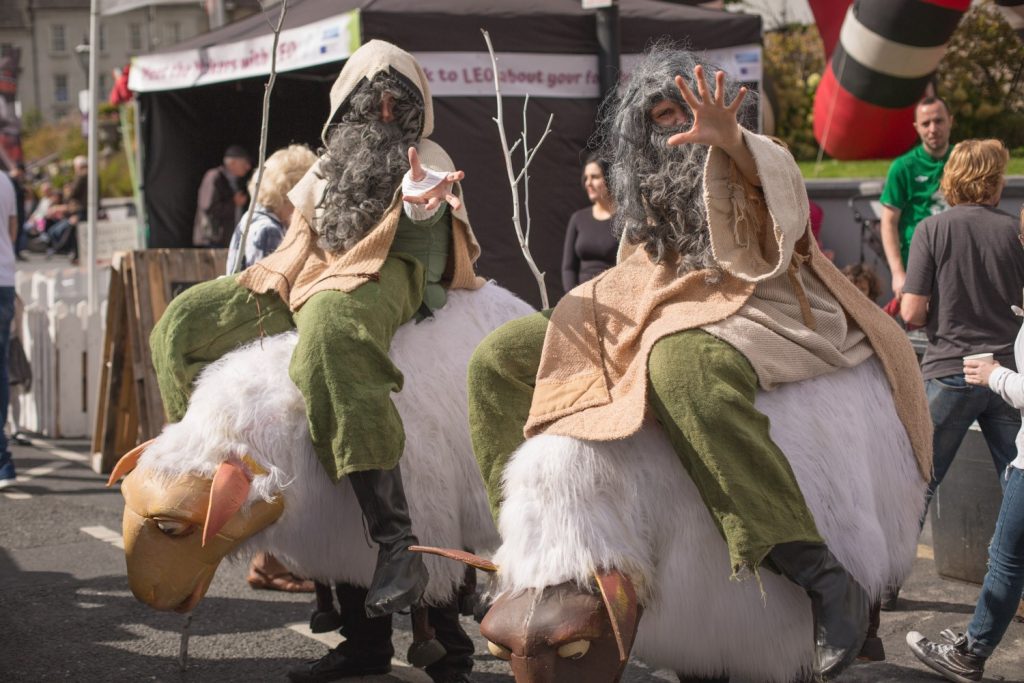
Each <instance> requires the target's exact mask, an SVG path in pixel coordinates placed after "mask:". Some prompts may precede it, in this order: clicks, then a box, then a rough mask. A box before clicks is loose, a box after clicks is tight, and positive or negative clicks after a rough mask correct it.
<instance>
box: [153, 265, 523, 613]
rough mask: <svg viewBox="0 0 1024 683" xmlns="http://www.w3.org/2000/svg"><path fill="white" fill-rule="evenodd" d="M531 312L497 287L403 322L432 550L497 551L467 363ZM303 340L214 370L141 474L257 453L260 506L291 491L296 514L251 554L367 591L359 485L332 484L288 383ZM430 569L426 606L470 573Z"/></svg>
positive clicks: (412, 440)
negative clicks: (473, 440) (472, 421)
mask: <svg viewBox="0 0 1024 683" xmlns="http://www.w3.org/2000/svg"><path fill="white" fill-rule="evenodd" d="M531 312H532V309H531V308H530V307H529V306H528V305H527V304H526V303H524V302H523V301H520V300H519V299H517V298H516V297H515V296H514V295H512V294H511V293H509V292H508V291H507V290H504V289H502V288H500V287H498V286H497V285H494V284H488V285H486V286H484V287H483V288H482V289H480V290H477V291H474V292H468V291H452V292H450V293H449V295H448V304H447V305H446V306H445V307H444V308H443V309H442V310H440V311H438V312H437V315H436V317H435V318H433V319H428V320H425V321H423V322H421V323H419V324H407V325H404V326H403V327H401V328H400V329H399V331H398V333H397V334H396V335H395V338H394V340H393V341H392V345H391V357H392V359H394V361H395V364H396V365H397V366H398V367H399V368H401V369H402V370H403V372H404V373H405V386H404V389H403V390H402V392H401V393H399V394H395V395H394V396H393V398H394V401H395V405H396V406H397V407H398V410H399V413H401V415H402V421H403V423H404V426H405V431H406V448H405V453H404V454H403V457H402V461H401V467H402V475H403V479H404V483H405V489H406V495H407V498H408V500H409V507H410V513H411V516H412V519H413V530H414V531H415V532H416V534H417V536H418V537H419V540H420V542H421V543H423V544H426V545H436V546H442V547H451V548H473V549H476V550H484V549H492V548H494V547H495V546H496V545H497V544H498V542H497V534H496V531H495V529H494V523H493V521H492V520H491V516H490V512H489V510H488V508H487V498H486V493H485V490H484V486H483V482H482V480H481V477H480V472H479V469H478V468H477V465H476V461H475V459H474V457H473V452H472V448H471V445H470V440H469V427H468V419H467V415H466V411H467V403H466V366H467V364H468V362H469V358H470V355H471V354H472V352H473V350H474V349H475V348H476V346H477V344H479V343H480V341H481V340H483V338H484V337H485V336H486V335H487V334H488V333H489V332H490V331H491V330H493V329H494V328H496V327H498V326H499V325H501V324H502V323H504V322H506V321H508V320H511V319H514V318H518V317H521V316H523V315H527V314H529V313H531ZM296 340H297V336H296V334H295V333H288V334H283V335H278V336H275V337H269V338H266V339H263V340H262V341H257V342H253V343H252V344H250V345H249V346H247V347H244V348H242V349H239V350H237V351H234V352H232V353H230V354H228V355H226V356H225V357H224V358H222V359H220V360H219V361H217V362H216V363H214V364H211V365H210V366H209V367H208V368H206V370H205V371H204V372H203V373H202V375H201V376H200V377H199V379H198V382H197V384H196V388H195V391H194V392H193V395H192V400H191V402H190V403H189V407H188V411H187V413H186V414H185V417H184V418H183V419H182V421H181V422H179V423H177V424H173V425H169V426H168V427H166V428H165V429H164V431H163V433H162V434H161V435H160V437H159V438H158V439H157V440H156V442H155V443H153V444H152V445H151V446H150V447H149V448H148V449H147V450H146V452H145V453H144V455H143V456H142V458H141V459H140V462H139V467H147V468H153V469H154V470H155V471H156V472H157V473H158V474H159V476H163V477H173V476H175V475H177V474H179V473H184V472H190V473H195V474H199V475H203V476H212V475H213V473H214V471H215V470H216V467H217V464H218V463H220V462H221V461H222V460H224V459H225V458H228V457H231V456H232V454H235V455H248V456H250V457H251V458H252V459H253V460H254V461H255V462H256V463H258V464H259V465H260V466H261V467H263V468H264V469H266V470H267V472H268V474H267V475H265V476H258V477H256V478H255V479H254V480H253V487H252V491H251V493H250V498H249V500H250V502H251V501H253V500H255V499H256V497H257V496H259V497H263V498H272V497H274V496H276V495H281V496H283V497H284V501H285V508H284V513H283V514H282V515H281V517H280V519H279V520H278V521H277V522H276V523H274V524H272V525H271V526H269V527H267V528H266V529H265V530H264V531H262V532H261V533H259V534H256V535H255V536H253V537H252V538H251V539H249V541H248V542H247V543H245V544H244V545H243V546H242V547H241V549H240V551H239V552H240V554H242V555H243V556H244V555H247V554H250V553H253V552H256V551H259V550H267V551H270V552H272V553H273V554H275V555H277V556H278V557H280V558H281V559H282V560H284V561H285V563H286V564H287V565H288V566H289V567H290V568H291V569H293V570H294V571H295V572H296V573H297V574H299V575H301V576H306V577H310V578H316V579H322V580H334V581H348V582H351V583H354V584H356V585H363V586H365V585H368V583H369V580H370V578H371V576H372V575H373V568H374V565H375V563H376V559H377V550H376V546H374V545H373V544H372V543H371V542H370V541H369V538H368V536H367V535H366V533H365V531H364V528H363V520H362V514H361V513H360V511H359V507H358V504H357V503H356V501H355V496H354V495H353V493H352V489H351V486H350V485H349V483H348V481H347V480H345V479H342V480H341V481H340V482H339V483H338V484H333V483H332V482H331V481H330V479H329V478H328V476H327V475H326V473H325V471H324V469H323V467H322V466H321V465H320V463H319V461H318V460H317V458H316V456H315V454H314V452H313V447H312V445H311V443H310V440H309V431H308V427H307V423H306V414H305V408H304V404H303V401H302V397H301V395H300V394H299V392H298V389H297V388H296V387H295V385H294V384H293V383H292V382H291V380H290V379H289V378H288V363H289V360H290V358H291V353H292V349H293V348H294V346H295V342H296ZM426 561H427V567H428V570H429V572H430V583H429V585H428V587H427V593H426V599H427V600H428V602H432V603H437V602H440V601H443V600H445V599H447V598H448V597H449V596H450V595H451V593H452V591H453V590H454V589H455V588H456V587H457V586H458V585H459V583H461V581H462V579H463V569H462V567H461V565H458V564H457V563H455V562H451V561H449V560H445V559H442V558H436V557H433V556H430V557H427V558H426Z"/></svg>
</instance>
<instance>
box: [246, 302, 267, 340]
mask: <svg viewBox="0 0 1024 683" xmlns="http://www.w3.org/2000/svg"><path fill="white" fill-rule="evenodd" d="M249 296H251V297H252V298H253V300H254V301H255V302H256V325H257V326H258V327H259V328H260V337H259V339H260V350H261V351H262V350H263V338H264V337H266V336H267V331H266V330H265V329H263V309H262V308H261V307H260V298H259V297H258V296H256V294H255V293H253V292H250V293H249Z"/></svg>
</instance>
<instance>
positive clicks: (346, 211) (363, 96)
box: [319, 72, 424, 252]
mask: <svg viewBox="0 0 1024 683" xmlns="http://www.w3.org/2000/svg"><path fill="white" fill-rule="evenodd" d="M385 92H388V93H391V95H392V97H394V110H393V111H394V114H395V120H394V121H392V122H389V123H385V122H383V121H381V120H380V109H381V101H382V99H383V96H384V93H385ZM423 112H424V109H423V100H422V95H420V93H419V91H417V90H416V89H415V88H413V87H412V86H409V85H407V84H406V83H405V81H404V80H402V79H401V77H399V76H397V75H395V74H393V73H389V72H381V73H379V74H377V75H376V76H375V77H374V78H373V80H372V81H364V82H363V83H362V84H361V85H360V86H359V87H358V88H356V90H355V91H354V92H353V93H352V95H351V96H349V98H348V100H347V102H346V104H345V108H344V110H343V111H342V112H341V114H340V122H339V123H338V124H336V125H334V126H333V127H331V129H330V130H329V132H328V134H327V146H326V148H323V149H321V150H320V156H321V162H320V171H321V173H322V174H323V175H324V177H325V178H327V181H328V182H327V190H326V191H325V192H324V196H323V199H322V200H321V203H320V207H319V208H321V209H322V213H321V217H320V226H319V228H320V229H319V232H320V246H321V247H322V248H323V249H325V250H327V251H334V252H337V251H344V250H347V249H351V248H352V247H353V246H354V245H355V244H356V243H357V242H359V240H361V239H362V238H363V237H364V236H365V235H366V233H368V232H369V231H370V229H371V228H373V226H374V225H376V224H377V222H378V221H380V219H381V218H382V217H383V215H384V211H385V210H386V209H387V208H388V206H390V205H391V200H392V199H393V198H394V194H395V191H396V190H397V189H398V186H399V185H400V184H401V182H402V176H403V175H405V172H406V171H407V170H409V157H408V149H409V146H410V145H413V144H414V143H415V142H416V141H417V140H419V137H420V133H421V131H422V130H423Z"/></svg>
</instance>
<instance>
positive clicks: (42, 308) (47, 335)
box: [15, 267, 110, 438]
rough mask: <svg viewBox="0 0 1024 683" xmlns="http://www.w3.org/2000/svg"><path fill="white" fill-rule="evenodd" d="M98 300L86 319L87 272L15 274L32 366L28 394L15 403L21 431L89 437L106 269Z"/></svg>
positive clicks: (62, 270) (100, 271) (99, 283)
mask: <svg viewBox="0 0 1024 683" xmlns="http://www.w3.org/2000/svg"><path fill="white" fill-rule="evenodd" d="M96 278H97V287H96V291H97V292H98V294H99V297H101V299H102V300H101V301H100V302H98V303H97V306H96V311H95V312H94V313H93V314H92V315H89V313H88V303H87V301H86V296H87V295H86V273H85V270H80V269H75V268H67V267H65V268H53V269H45V270H37V271H18V273H17V275H16V281H15V289H16V291H17V293H18V295H19V296H20V297H21V300H22V302H23V303H24V304H25V311H24V318H23V319H22V344H24V346H25V353H26V354H27V355H28V359H29V362H30V363H31V365H32V390H31V391H30V392H28V393H23V394H21V395H20V397H18V398H17V399H15V400H18V401H19V405H20V407H21V420H20V422H21V424H20V427H21V429H23V430H25V431H28V432H33V433H36V434H39V435H41V436H44V437H48V438H83V437H88V436H90V435H91V434H92V428H93V416H94V415H95V414H96V400H97V397H98V387H99V378H100V363H101V359H102V354H103V332H104V326H105V323H106V293H107V288H108V285H109V281H110V269H109V268H97V269H96Z"/></svg>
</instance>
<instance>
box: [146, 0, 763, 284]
mask: <svg viewBox="0 0 1024 683" xmlns="http://www.w3.org/2000/svg"><path fill="white" fill-rule="evenodd" d="M275 12H276V8H274V7H271V8H270V9H269V11H268V13H269V15H270V17H271V18H274V17H276V13H275ZM481 28H483V29H486V30H487V31H488V32H489V33H490V35H491V40H492V41H493V43H494V47H495V50H496V51H497V52H498V54H499V58H500V62H499V71H500V72H505V71H507V73H505V74H504V76H503V77H507V78H506V80H505V83H504V84H503V86H502V88H503V93H504V94H505V101H504V108H505V116H506V127H507V133H508V135H509V139H510V140H511V139H515V137H516V136H517V135H518V134H519V131H520V130H521V125H522V107H523V101H524V97H523V95H525V94H527V93H529V94H530V102H529V109H528V116H527V121H528V126H529V131H530V134H531V135H530V137H531V143H532V142H533V140H535V139H536V137H537V136H539V134H540V132H541V131H542V130H543V127H544V124H545V123H546V121H547V118H548V115H549V114H553V115H554V123H553V125H552V133H551V134H550V135H549V136H548V138H547V140H546V141H545V142H544V145H543V147H542V149H541V150H540V152H539V153H538V154H537V157H536V159H535V160H534V163H533V164H532V165H531V167H530V177H531V192H530V195H531V206H530V210H531V214H532V230H531V232H532V235H531V248H532V252H533V254H534V257H535V259H536V260H537V262H538V265H539V266H540V268H541V270H544V271H546V273H547V278H546V281H547V285H548V291H549V294H550V295H551V300H552V301H555V300H557V298H558V297H559V296H560V295H561V293H562V288H561V281H560V277H559V268H560V259H561V250H562V240H563V236H564V233H565V225H566V222H567V220H568V217H569V215H570V214H571V213H572V212H573V211H574V210H576V209H578V208H580V207H583V206H586V204H587V200H586V196H585V195H584V193H583V191H582V189H581V187H580V181H579V178H580V160H581V159H582V157H583V156H585V147H586V143H587V140H588V138H589V137H590V136H591V134H592V133H593V132H594V127H595V116H596V112H597V108H598V104H599V101H598V92H597V78H596V69H597V58H596V55H597V52H598V44H597V38H596V20H595V15H594V13H593V12H592V11H587V10H583V9H582V7H581V3H580V1H579V0H473V1H470V0H291V1H290V2H289V4H288V11H287V14H286V18H285V22H284V26H283V29H284V31H283V32H282V35H281V45H280V46H279V50H278V55H279V62H280V63H279V64H278V77H277V84H276V85H275V89H274V92H273V96H272V99H271V104H270V121H269V126H268V147H267V148H268V153H269V151H272V150H274V149H277V148H279V147H282V146H284V145H287V144H289V143H292V142H302V143H306V144H309V145H310V146H311V147H312V148H314V149H316V148H317V147H318V146H319V144H320V140H319V135H320V129H321V126H322V125H323V120H324V118H325V116H326V114H327V111H328V106H329V105H328V92H329V90H330V86H331V83H332V82H333V79H334V77H335V76H336V75H337V73H338V71H339V69H340V67H341V65H342V63H343V61H344V58H346V57H347V56H348V54H350V53H351V50H353V49H355V47H356V46H357V45H358V44H359V43H361V42H365V41H367V40H370V39H374V38H379V39H383V40H387V41H390V42H393V43H395V44H396V45H399V46H401V47H403V48H404V49H406V50H408V51H410V52H412V53H413V54H414V55H416V57H417V58H418V59H420V61H421V63H423V65H424V67H425V68H426V69H427V71H428V73H429V74H430V76H431V88H432V89H433V95H434V111H435V120H436V126H435V131H434V134H433V135H432V136H431V137H432V139H434V140H435V141H436V142H438V143H440V144H441V145H442V146H444V147H445V149H447V150H448V152H449V154H450V155H451V156H452V158H453V159H454V160H455V163H456V165H457V166H458V167H459V168H461V169H463V170H464V171H466V180H465V182H464V183H463V186H464V188H465V191H466V203H467V206H468V208H469V212H470V216H471V218H472V221H473V226H474V229H475V231H476V232H477V235H478V238H479V239H480V241H481V244H482V246H483V255H482V256H481V259H480V262H479V264H478V271H479V273H480V274H481V275H484V276H486V277H491V278H495V279H496V280H498V282H499V283H500V284H502V285H503V286H506V287H508V288H509V289H512V290H513V291H515V292H516V293H518V294H519V295H520V296H523V297H525V298H527V299H528V300H529V301H531V302H532V303H534V304H537V303H539V296H538V294H537V291H536V285H535V283H534V280H533V277H532V275H531V274H530V273H529V270H528V268H527V266H526V264H525V262H524V260H523V258H522V256H521V255H520V251H519V245H518V243H517V241H516V238H515V234H514V231H513V230H512V226H511V215H512V206H511V205H512V200H511V192H510V190H509V187H508V181H507V177H506V172H505V166H504V160H503V158H502V155H501V150H500V146H499V142H498V135H497V131H496V129H495V126H494V123H493V122H492V120H491V118H492V117H493V116H494V111H495V101H494V91H493V85H492V83H491V81H490V61H489V58H488V57H487V54H486V45H485V43H484V40H483V37H482V36H481V34H480V29H481ZM662 36H667V37H669V38H671V39H674V40H676V41H678V42H679V43H680V44H684V45H687V46H688V47H690V48H691V49H695V50H701V51H703V50H708V51H712V52H711V56H712V58H713V59H715V58H716V57H717V58H719V59H717V60H716V61H722V62H723V66H724V67H725V68H726V69H727V70H729V71H731V72H732V73H733V74H734V75H739V76H740V78H741V79H743V80H747V81H751V82H756V81H758V80H759V78H760V44H761V20H760V18H759V17H756V16H749V15H744V14H737V13H728V12H720V11H714V10H707V9H702V8H697V7H689V6H685V5H678V4H671V3H667V2H659V1H658V0H623V2H621V3H620V40H621V52H622V54H623V55H624V56H628V55H630V54H638V53H640V52H642V51H643V49H644V48H645V47H646V46H647V45H648V44H649V43H650V42H651V41H652V40H656V39H658V38H660V37H662ZM270 39H271V27H270V21H268V17H266V16H263V15H254V16H252V17H249V18H247V19H244V20H242V21H239V22H236V23H234V24H230V25H228V26H224V27H223V28H221V29H219V30H216V31H212V32H209V33H206V34H202V35H200V36H196V37H194V38H192V39H190V40H188V41H185V42H183V43H180V44H178V45H175V46H173V47H171V48H168V49H167V50H164V51H161V52H157V53H153V54H151V55H144V56H141V57H138V58H136V59H135V60H134V62H133V68H132V82H131V85H132V88H133V90H135V91H136V92H137V94H138V100H139V106H140V114H141V117H140V121H141V136H142V146H143V184H144V188H143V189H144V194H145V198H146V212H147V216H148V219H149V240H148V246H151V247H183V246H189V245H190V240H191V230H192V219H193V215H194V211H195V200H196V188H197V187H198V185H199V180H200V178H201V177H202V174H203V172H204V171H205V170H206V169H207V168H210V167H212V166H216V165H217V164H218V163H219V162H220V157H221V155H222V153H223V151H224V149H225V148H226V147H227V146H228V145H230V144H243V145H245V146H247V147H248V148H249V149H250V150H251V151H252V152H253V153H255V151H256V148H257V145H258V141H259V131H260V118H261V109H262V99H263V92H264V83H265V81H266V74H267V73H268V72H269V57H268V54H267V53H268V51H269V49H270V48H269V45H270V43H269V41H270ZM628 63H629V60H628V57H624V60H623V65H624V70H625V68H626V67H627V65H628Z"/></svg>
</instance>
